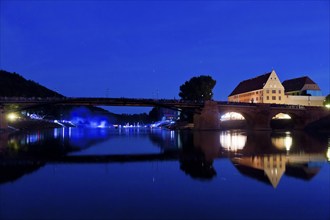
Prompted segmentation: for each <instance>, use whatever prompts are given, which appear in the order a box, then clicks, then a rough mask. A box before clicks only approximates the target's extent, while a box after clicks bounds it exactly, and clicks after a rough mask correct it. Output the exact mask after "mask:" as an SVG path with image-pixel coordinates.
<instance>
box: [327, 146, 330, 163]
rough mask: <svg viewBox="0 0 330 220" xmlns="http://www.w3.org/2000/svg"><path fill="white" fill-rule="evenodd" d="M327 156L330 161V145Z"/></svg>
mask: <svg viewBox="0 0 330 220" xmlns="http://www.w3.org/2000/svg"><path fill="white" fill-rule="evenodd" d="M327 158H328V161H330V147H328V151H327Z"/></svg>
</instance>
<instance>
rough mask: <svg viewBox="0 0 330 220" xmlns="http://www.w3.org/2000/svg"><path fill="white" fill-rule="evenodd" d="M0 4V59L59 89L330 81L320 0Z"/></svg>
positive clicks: (324, 7)
mask: <svg viewBox="0 0 330 220" xmlns="http://www.w3.org/2000/svg"><path fill="white" fill-rule="evenodd" d="M0 10H1V11H0V18H1V23H0V28H1V29H0V43H1V44H0V68H1V69H4V70H7V71H11V72H17V73H19V74H21V75H23V76H24V77H25V78H27V79H31V80H34V81H36V82H38V83H40V84H42V85H45V86H47V87H49V88H50V89H53V90H56V91H57V92H60V93H61V94H63V95H66V96H74V97H76V96H88V97H105V96H109V97H133V98H156V97H157V96H158V98H174V97H175V98H178V93H179V87H180V85H181V84H183V83H184V82H185V81H186V80H189V79H190V78H191V77H193V76H199V75H210V76H212V77H213V78H214V79H215V80H216V81H217V84H216V87H215V89H214V94H215V96H214V98H215V99H216V100H227V96H228V95H229V94H230V92H231V91H232V90H233V89H234V88H235V86H236V85H237V84H238V83H239V82H240V81H241V80H244V79H248V78H251V77H255V76H257V75H261V74H263V73H266V72H269V71H271V70H272V68H274V69H275V71H276V72H277V74H278V76H279V78H280V80H281V81H283V80H286V79H290V78H295V77H300V76H303V75H308V76H310V77H311V78H312V79H313V80H314V81H315V82H316V83H318V84H319V86H320V87H321V89H322V91H323V94H324V95H327V94H328V93H329V89H330V88H329V87H330V77H329V75H330V72H329V62H330V58H329V38H330V37H329V11H330V6H329V1H328V0H326V1H273V2H272V1H251V2H246V1H234V2H230V1H228V2H227V1H202V2H198V1H192V2H187V1H160V2H158V1H135V2H131V1H123V2H116V1H74V0H72V1H64V0H63V1H6V0H1V9H0ZM141 110H142V109H141Z"/></svg>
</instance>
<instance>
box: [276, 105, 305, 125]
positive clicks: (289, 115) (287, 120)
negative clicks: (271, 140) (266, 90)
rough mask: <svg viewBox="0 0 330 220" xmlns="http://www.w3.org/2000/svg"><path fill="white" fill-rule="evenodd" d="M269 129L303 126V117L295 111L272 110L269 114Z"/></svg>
mask: <svg viewBox="0 0 330 220" xmlns="http://www.w3.org/2000/svg"><path fill="white" fill-rule="evenodd" d="M270 116H271V118H270V127H271V129H294V128H296V127H298V128H299V127H303V126H304V125H303V124H304V119H303V117H302V116H300V115H299V114H297V113H293V112H290V111H283V110H282V111H276V112H275V111H274V112H271V114H270Z"/></svg>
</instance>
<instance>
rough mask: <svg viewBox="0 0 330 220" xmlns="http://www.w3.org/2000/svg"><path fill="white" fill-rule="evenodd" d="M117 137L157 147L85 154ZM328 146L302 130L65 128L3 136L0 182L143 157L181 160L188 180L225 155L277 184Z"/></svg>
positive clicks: (323, 155)
mask: <svg viewBox="0 0 330 220" xmlns="http://www.w3.org/2000/svg"><path fill="white" fill-rule="evenodd" d="M118 137H124V138H126V137H128V138H130V137H135V138H136V137H144V138H146V139H149V141H151V142H152V143H153V144H154V146H158V148H155V149H153V150H152V152H149V151H147V152H143V151H141V152H139V151H137V152H133V153H132V152H125V150H123V153H120V152H119V153H118V152H115V151H110V152H105V151H104V150H101V151H99V152H96V153H95V152H94V153H86V152H88V151H92V152H93V149H94V148H96V147H95V146H97V145H98V144H100V143H108V141H110V142H111V141H115V139H116V138H118ZM133 143H134V142H133ZM135 147H136V148H137V149H138V148H139V147H140V146H135ZM329 149H330V143H329V140H327V139H326V138H325V137H322V136H320V137H319V136H311V135H309V134H306V133H302V132H295V133H291V132H282V133H272V132H252V133H247V132H245V131H241V130H236V131H235V130H232V131H221V132H188V131H187V132H174V131H166V130H148V129H140V130H136V129H122V130H120V131H119V130H111V129H77V128H63V129H54V130H48V131H44V132H40V131H36V132H30V133H27V134H23V133H16V134H10V135H9V134H1V137H0V161H1V162H0V171H1V172H0V175H1V178H0V184H1V183H6V182H8V181H15V180H17V179H19V178H21V177H23V176H24V175H26V174H30V173H32V172H34V171H36V170H38V169H39V168H40V167H43V166H45V165H46V164H61V163H66V164H75V163H83V164H87V163H130V162H147V161H179V163H180V169H181V170H182V171H183V172H185V173H186V174H187V175H189V176H191V177H192V178H194V179H203V180H211V179H213V178H214V177H215V176H216V175H217V171H216V169H215V167H214V161H216V160H219V159H227V160H230V161H231V162H232V164H233V165H234V166H235V167H236V168H237V171H238V172H239V173H241V174H242V175H244V176H247V177H251V178H254V179H256V180H260V181H262V182H264V183H267V184H270V185H272V186H273V187H274V188H276V187H277V186H278V184H279V182H280V179H281V177H282V176H283V175H288V176H293V177H296V178H299V179H303V180H310V179H312V178H313V177H314V176H315V175H316V174H317V173H318V172H319V171H320V169H321V167H322V165H323V163H324V162H326V161H327V160H329ZM327 156H328V158H327ZM220 170H221V168H220Z"/></svg>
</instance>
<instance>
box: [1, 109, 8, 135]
mask: <svg viewBox="0 0 330 220" xmlns="http://www.w3.org/2000/svg"><path fill="white" fill-rule="evenodd" d="M7 128H8V122H7V118H6V113H5V109H4V107H3V106H0V130H6V129H7Z"/></svg>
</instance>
